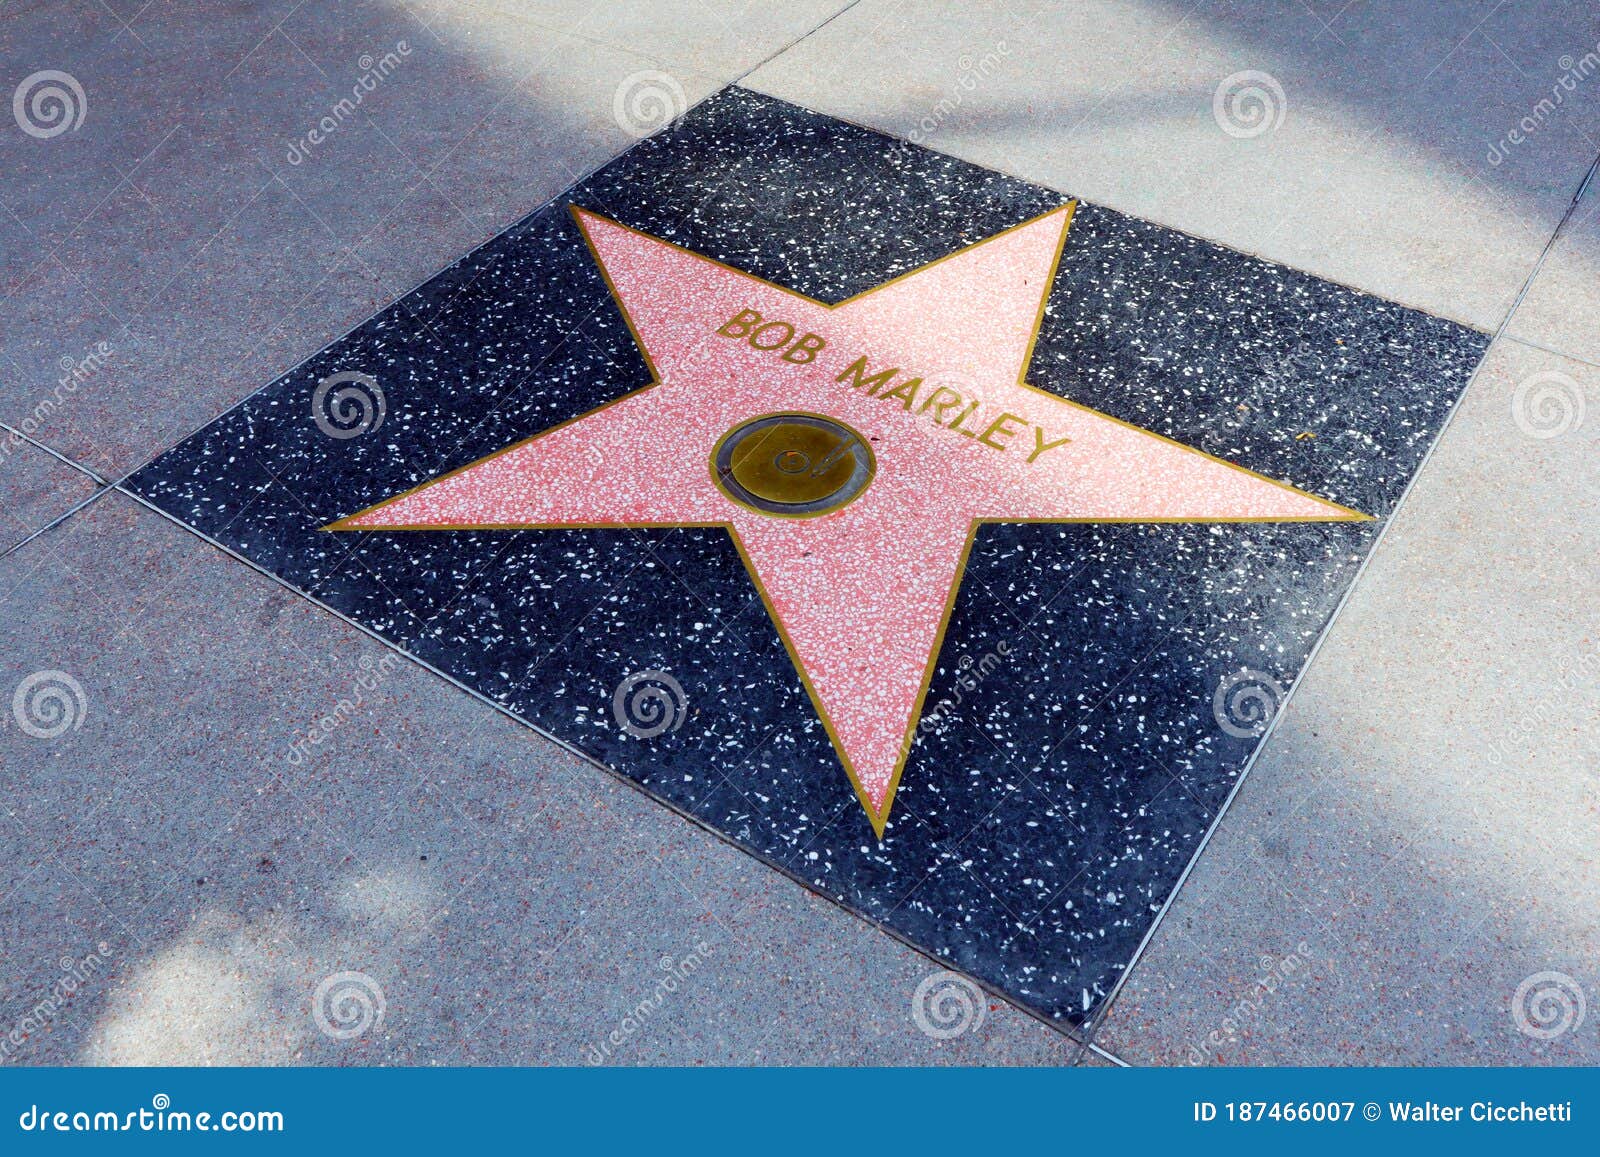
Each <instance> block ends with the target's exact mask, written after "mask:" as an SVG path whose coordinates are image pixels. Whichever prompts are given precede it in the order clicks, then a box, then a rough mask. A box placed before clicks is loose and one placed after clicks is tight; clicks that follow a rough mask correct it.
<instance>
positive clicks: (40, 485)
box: [0, 427, 98, 553]
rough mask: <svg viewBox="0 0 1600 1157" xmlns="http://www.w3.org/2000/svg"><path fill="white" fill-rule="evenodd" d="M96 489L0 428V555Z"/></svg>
mask: <svg viewBox="0 0 1600 1157" xmlns="http://www.w3.org/2000/svg"><path fill="white" fill-rule="evenodd" d="M97 487H98V483H96V482H95V480H94V479H93V478H91V477H90V476H89V475H88V474H86V473H84V472H83V471H82V470H79V469H76V468H75V467H72V466H69V465H67V464H66V463H65V462H63V461H61V460H60V459H59V458H57V457H55V456H54V455H52V454H50V453H49V452H48V451H45V450H41V449H40V448H39V447H37V446H34V445H32V444H30V443H29V442H28V441H27V440H26V439H24V438H22V437H21V436H20V435H19V434H18V433H17V432H16V431H15V430H10V429H6V428H4V427H0V553H4V552H5V551H7V550H10V549H11V548H13V547H15V546H16V544H17V543H19V542H21V541H22V540H23V539H25V538H27V537H28V535H30V534H32V533H34V532H35V531H37V530H39V529H40V528H41V527H43V526H46V525H48V524H49V523H50V522H52V521H54V520H55V519H57V518H60V517H61V516H62V515H63V514H65V513H67V511H69V510H71V509H72V508H73V507H74V506H76V505H77V504H78V503H80V502H82V501H83V500H84V499H86V498H88V497H89V496H90V495H91V494H93V493H94V492H95V490H96V489H97Z"/></svg>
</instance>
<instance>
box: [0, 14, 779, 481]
mask: <svg viewBox="0 0 1600 1157" xmlns="http://www.w3.org/2000/svg"><path fill="white" fill-rule="evenodd" d="M62 7H63V8H64V10H63V11H58V10H57V6H50V8H48V9H44V8H40V9H34V10H30V11H25V12H17V13H12V14H10V15H8V19H7V28H6V32H5V35H4V38H3V39H0V62H3V63H4V65H5V73H6V75H8V76H10V75H12V74H16V75H18V76H22V75H24V74H28V73H30V70H36V69H38V68H40V67H43V66H46V65H51V62H54V65H53V66H61V67H63V68H66V69H68V70H76V71H73V72H72V75H73V77H74V78H75V80H76V81H77V82H78V84H79V86H80V87H81V89H82V92H83V94H84V98H83V103H84V104H85V105H86V110H85V116H84V119H83V122H82V124H81V125H80V126H79V127H78V128H77V129H75V130H72V131H66V132H62V133H60V134H58V135H54V136H50V137H47V138H44V139H40V138H38V137H35V136H32V135H29V134H27V133H25V132H21V131H16V132H7V133H4V134H0V165H3V166H4V168H5V170H6V172H7V174H8V182H7V189H6V190H5V193H4V195H3V200H4V202H5V208H6V210H7V211H6V212H4V213H0V229H3V230H4V240H5V241H6V242H7V244H6V246H5V250H4V252H5V257H4V259H3V262H0V274H3V280H4V287H3V290H0V292H3V293H4V294H5V300H6V304H7V308H8V311H10V315H11V317H10V321H11V324H8V325H7V327H6V330H5V333H4V335H3V337H0V369H3V370H4V372H3V373H0V421H4V422H8V423H10V424H13V425H15V424H17V423H18V422H21V421H24V420H26V419H28V418H29V416H30V415H33V414H34V413H35V412H36V411H37V409H38V406H39V404H40V402H41V399H44V398H46V397H47V396H49V395H51V394H52V392H53V391H54V390H55V388H56V384H57V380H58V378H59V376H60V372H61V371H60V365H61V364H62V360H63V359H64V358H72V359H75V360H77V361H80V362H81V361H83V360H84V359H85V358H87V357H89V356H90V354H91V353H92V352H93V351H96V350H100V349H102V346H103V348H104V350H105V356H104V357H103V358H102V359H100V360H99V361H97V363H96V365H95V366H94V368H93V373H92V374H89V375H87V376H85V377H84V378H83V379H82V380H81V381H80V382H79V383H78V385H77V387H76V388H75V389H74V390H73V391H71V393H70V396H68V397H67V398H65V399H64V401H63V404H60V405H58V406H55V407H54V408H52V409H51V411H50V413H49V414H48V415H47V417H46V420H44V421H43V422H41V423H39V426H38V429H37V430H36V431H35V436H36V437H38V438H39V439H40V441H42V442H44V443H45V444H47V445H49V446H51V447H52V448H54V449H57V450H59V451H61V452H62V453H64V454H67V455H68V456H70V457H73V458H74V459H75V460H77V461H80V462H83V463H85V464H86V465H88V466H90V467H92V468H94V469H96V470H98V471H100V472H101V473H103V474H106V475H107V476H117V477H120V476H121V475H122V474H124V473H125V472H126V471H128V470H130V469H131V468H133V467H134V466H136V465H138V464H139V463H141V462H143V461H145V460H146V459H148V458H149V457H151V456H152V455H153V454H155V453H156V452H157V451H159V450H161V449H163V448H165V447H166V446H168V445H170V444H172V443H173V442H176V441H177V440H179V439H180V438H182V437H184V436H185V435H187V434H189V433H191V432H193V431H194V430H196V429H198V428H199V427H201V426H203V425H204V424H205V423H206V422H207V421H208V420H210V419H211V418H213V417H215V416H216V415H217V414H218V413H220V412H222V411H223V410H225V409H226V408H228V407H229V406H231V405H233V404H234V403H236V402H237V401H239V400H240V399H242V398H244V397H246V396H247V395H248V394H250V393H251V392H252V391H253V390H255V389H256V388H258V387H259V386H260V385H261V384H262V383H264V382H267V381H270V380H272V379H273V378H274V377H276V376H277V375H278V374H280V373H281V372H282V371H283V370H285V369H287V368H288V367H289V366H291V365H293V364H294V363H296V362H298V361H299V360H301V359H302V358H304V357H306V356H308V355H310V354H312V353H314V352H316V351H317V350H318V349H321V348H322V347H323V346H324V345H326V344H327V343H328V342H329V341H330V340H332V339H333V338H334V337H336V336H338V335H339V334H340V333H342V332H344V331H345V330H347V329H349V328H350V327H352V326H354V325H355V324H357V323H359V322H360V321H362V320H364V319H365V318H367V317H369V316H371V315H372V314H373V313H374V312H376V311H377V310H378V309H379V308H380V307H381V306H382V305H384V304H386V303H387V302H389V301H391V300H393V299H394V298H396V297H398V296H400V295H401V294H403V293H404V292H405V291H407V290H409V289H410V288H412V287H414V286H415V285H417V284H418V283H420V282H421V281H423V280H425V279H426V278H427V277H428V276H430V275H431V274H433V273H434V272H436V271H438V270H439V269H441V268H443V267H444V266H445V265H447V264H449V263H450V262H451V261H453V260H455V259H456V258H457V257H459V256H460V255H461V254H462V253H463V252H465V251H466V250H467V249H469V248H471V247H473V246H474V245H476V244H478V243H480V242H482V241H485V240H487V239H488V238H489V237H491V236H493V235H494V234H496V233H497V232H499V231H500V230H501V229H503V228H504V227H505V226H507V225H508V224H510V223H511V222H512V221H514V220H516V219H517V218H518V217H520V216H522V215H523V214H525V213H527V212H528V211H530V210H531V209H533V208H534V207H536V206H537V205H539V204H541V203H543V202H544V201H547V200H548V199H549V198H550V197H551V196H553V195H554V194H555V193H557V192H558V191H560V190H561V189H563V188H565V187H566V186H568V185H569V184H571V183H572V182H573V181H574V180H576V179H577V178H578V177H579V176H580V175H581V174H583V173H585V172H587V171H589V170H591V169H593V168H595V167H596V166H597V165H598V164H600V163H601V162H603V161H604V160H607V159H609V158H610V157H612V156H614V155H616V154H617V153H619V152H621V151H622V150H623V149H625V148H626V147H628V146H629V145H631V144H632V143H633V142H634V141H635V139H636V138H637V137H638V136H640V135H643V134H644V133H645V132H648V131H650V130H651V129H653V128H658V127H660V126H661V125H663V124H665V123H666V122H667V120H669V119H670V118H671V116H673V115H676V114H677V113H681V112H682V111H683V109H684V108H685V107H686V106H687V104H689V103H692V102H694V101H697V100H699V99H701V98H703V97H704V96H706V95H707V94H709V93H710V92H711V91H713V90H714V89H715V88H716V87H717V82H716V81H714V80H712V79H710V78H707V77H703V76H699V75H696V74H694V73H692V72H689V71H687V70H681V71H680V72H678V73H677V74H674V75H667V74H666V73H664V72H663V71H662V69H661V65H660V64H659V62H658V61H656V60H655V59H654V58H653V57H649V56H646V55H643V54H641V53H639V52H635V51H629V50H627V49H624V48H618V47H615V46H613V45H610V44H606V43H601V42H599V41H597V40H594V39H592V38H586V37H580V36H574V35H569V34H567V33H564V32H561V31H558V30H556V29H554V28H551V27H548V26H546V25H543V24H538V23H535V22H532V21H529V20H525V19H521V18H519V17H517V16H514V15H508V14H506V13H503V12H496V11H493V10H488V9H484V10H481V11H480V10H473V11H472V12H470V13H466V14H465V15H463V14H462V13H458V12H456V11H454V10H453V9H452V10H447V11H443V12H435V13H430V14H426V15H424V14H419V13H414V12H413V11H412V10H409V9H408V8H407V7H406V6H404V5H395V4H388V3H359V4H350V5H344V6H341V8H340V10H339V13H338V18H337V19H331V18H330V17H329V14H328V13H326V12H324V11H321V10H317V9H312V8H310V7H301V6H298V5H292V4H280V5H274V6H271V9H270V12H268V13H267V14H265V15H261V16H259V17H258V18H252V19H246V20H243V21H239V22H235V21H231V20H230V21H218V20H217V18H216V13H215V12H214V11H212V10H211V9H210V8H209V7H208V6H206V5H203V4H184V5H180V6H178V7H176V8H168V7H165V6H163V7H162V8H160V9H152V10H151V11H150V12H148V13H146V14H145V15H142V16H141V17H140V18H139V19H138V20H137V21H135V22H134V24H133V26H132V31H124V30H123V29H122V27H121V25H120V22H119V20H118V19H117V18H116V17H115V16H114V15H113V14H112V13H110V12H109V11H107V10H105V9H104V8H103V7H102V6H100V5H97V4H95V3H92V2H88V3H73V4H69V5H66V6H62ZM219 24H220V25H221V26H223V28H224V29H225V31H218V30H217V28H216V26H217V25H219ZM775 48H776V45H774V49H775ZM358 91H359V93H360V96H361V99H360V101H359V102H355V101H354V100H353V99H352V97H353V95H354V94H356V93H357V92H358ZM314 137H315V138H316V139H313V138H314Z"/></svg>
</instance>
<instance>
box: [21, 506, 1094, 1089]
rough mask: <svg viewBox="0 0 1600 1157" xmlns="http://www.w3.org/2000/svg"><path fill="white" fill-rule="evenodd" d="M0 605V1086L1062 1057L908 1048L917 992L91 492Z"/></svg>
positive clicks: (1043, 1047) (989, 1044) (641, 805)
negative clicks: (57, 1075)
mask: <svg viewBox="0 0 1600 1157" xmlns="http://www.w3.org/2000/svg"><path fill="white" fill-rule="evenodd" d="M0 606H3V618H4V621H5V623H6V624H7V626H6V631H5V633H6V645H5V646H4V647H3V648H0V687H3V688H4V689H5V692H6V696H7V699H8V700H9V699H10V697H11V696H12V694H13V691H14V689H15V688H16V687H18V686H20V685H22V684H23V683H24V682H28V683H29V690H28V692H27V694H26V695H25V708H24V711H23V714H22V715H21V716H20V717H19V716H16V715H14V714H8V715H7V716H6V718H5V726H4V727H3V728H0V763H3V764H4V766H5V768H6V774H7V777H8V781H9V782H11V783H12V784H13V785H14V786H13V790H12V791H11V792H9V793H8V797H7V805H6V812H7V814H6V816H5V818H4V826H3V827H0V831H3V832H4V854H5V860H6V863H7V864H8V865H10V867H11V870H10V871H8V873H7V880H8V885H7V888H6V890H5V893H4V895H3V896H0V969H3V975H0V1036H3V1034H4V1033H5V1032H9V1031H10V1029H11V1027H12V1026H22V1036H23V1038H24V1039H23V1040H22V1042H21V1043H20V1044H14V1045H12V1046H11V1052H10V1054H9V1055H10V1056H14V1057H15V1059H17V1060H19V1061H22V1062H24V1063H47V1062H49V1063H71V1062H92V1063H116V1064H128V1063H247V1062H248V1063H263V1064H279V1063H326V1064H361V1063H375V1062H393V1063H411V1064H435V1063H499V1064H508V1063H562V1064H585V1063H593V1062H594V1061H595V1059H596V1058H597V1057H598V1059H599V1061H600V1062H601V1063H629V1064H632V1063H680V1064H706V1063H758V1062H772V1061H778V1060H783V1061H792V1062H800V1063H840V1064H861V1063H882V1064H917V1063H924V1062H927V1063H951V1062H973V1061H981V1062H983V1063H995V1064H1071V1063H1075V1062H1077V1061H1078V1060H1080V1059H1081V1058H1082V1050H1081V1049H1080V1048H1079V1046H1078V1045H1077V1044H1076V1043H1075V1042H1073V1041H1071V1040H1069V1039H1068V1038H1067V1037H1065V1036H1063V1035H1062V1034H1061V1033H1059V1032H1057V1031H1055V1030H1054V1029H1051V1028H1048V1027H1046V1026H1044V1025H1041V1024H1040V1023H1038V1022H1037V1021H1035V1020H1033V1019H1032V1018H1031V1017H1028V1016H1026V1015H1025V1014H1023V1013H1021V1012H1018V1011H1016V1010H1015V1009H1013V1008H1011V1007H1010V1006H1008V1005H1006V1004H1004V1003H1003V1002H1001V1001H999V1000H996V999H994V998H988V997H985V998H984V1001H983V1009H982V1018H981V1020H977V1019H976V1016H977V1013H976V1011H975V1012H974V1014H973V1018H974V1019H973V1020H972V1021H971V1023H970V1025H969V1028H968V1030H967V1031H964V1032H962V1033H959V1034H957V1035H955V1036H953V1037H951V1038H949V1039H939V1038H938V1037H935V1036H930V1035H927V1034H925V1033H924V1032H922V1031H921V1030H920V1029H919V1028H918V1027H917V1025H916V1022H915V1021H914V1019H913V1016H912V1012H913V1000H914V996H915V994H916V992H917V990H918V986H919V985H920V984H921V983H922V982H923V980H924V979H925V978H927V977H929V976H930V975H933V974H935V973H937V972H938V971H939V969H938V966H936V965H934V964H933V963H931V962H930V961H928V960H927V959H926V958H924V957H923V956H921V955H919V954H917V953H915V952H913V951H911V950H909V949H907V948H905V947H903V946H902V945H900V944H899V943H898V942H896V941H894V940H892V939H890V938H889V937H887V936H885V935H883V934H882V933H879V932H878V931H876V930H875V929H872V928H871V927H869V926H868V925H866V924H864V923H862V922H861V921H859V920H858V919H856V918H854V917H851V916H848V915H846V914H845V913H843V912H842V911H841V910H839V909H838V908H836V907H834V906H833V905H831V904H828V903H826V902H824V901H822V900H820V899H818V898H817V897H815V896H813V895H812V894H811V893H809V892H806V891H805V890H804V889H802V888H800V887H799V886H797V885H795V884H794V883H793V882H791V881H789V880H788V879H786V878H784V877H782V876H779V875H777V874H776V873H774V872H771V871H770V870H768V869H766V868H764V867H762V866H761V865H759V864H757V863H756V862H754V861H752V860H750V859H749V858H748V857H746V856H745V855H743V854H742V853H740V852H738V851H737V850H735V849H733V848H731V847H729V846H728V845H726V844H724V843H722V842H721V841H720V840H718V839H716V838H715V837H713V836H711V835H709V834H708V833H706V832H704V831H703V830H701V829H700V828H698V827H696V826H694V825H692V824H690V823H689V822H687V821H685V820H683V819H681V818H680V817H678V816H677V815H675V814H673V813H672V812H670V811H668V810H667V809H665V808H662V807H661V806H660V805H659V804H656V803H655V802H653V801H651V800H649V799H647V798H645V797H644V796H642V795H641V794H640V793H638V792H637V791H636V790H634V789H632V788H630V787H628V786H625V785H623V784H622V783H620V782H618V781H617V780H616V779H614V778H613V777H612V776H610V775H609V774H608V773H606V772H604V771H602V770H600V769H598V768H596V767H594V766H593V765H591V764H588V763H586V762H584V761H581V760H579V759H577V758H575V757H573V756H571V755H569V754H567V753H566V752H565V751H564V750H562V749H561V748H559V747H557V746H556V745H554V744H552V743H550V742H549V741H547V740H544V739H543V738H541V737H539V736H538V735H536V734H535V733H533V732H531V731H529V730H528V729H527V728H525V727H523V726H522V725H520V724H518V723H516V722H514V721H512V720H510V719H508V718H506V717H505V716H503V715H501V714H500V713H498V712H496V711H494V710H492V709H491V708H489V707H487V706H485V705H484V704H482V703H480V702H479V701H477V700H475V699H473V698H471V697H469V696H467V695H466V694H464V693H463V692H461V691H460V690H458V689H457V688H455V687H453V686H451V685H449V684H448V683H446V682H445V681H444V680H442V679H440V678H439V677H437V676H435V675H433V674H431V673H429V672H427V671H425V670H423V669H421V668H419V667H417V666H416V665H414V664H412V663H410V662H409V661H403V660H401V659H399V658H398V657H397V656H396V655H395V653H394V652H391V651H389V650H387V649H385V648H383V647H381V646H380V645H379V644H378V643H377V642H376V641H375V640H373V639H372V638H370V637H369V636H367V635H365V634H364V633H362V632H360V631H358V630H356V629H355V628H353V627H350V626H348V625H346V624H344V623H342V622H340V621H339V620H337V619H335V618H333V617H332V616H330V615H329V614H327V613H326V612H324V611H321V610H320V609H317V608H316V607H314V606H313V605H312V604H311V603H310V602H308V601H307V600H305V599H303V598H300V597H298V596H295V595H293V594H291V593H290V592H288V591H287V590H285V589H284V588H283V587H281V586H279V585H278V584H276V583H275V582H273V581H272V580H270V579H268V578H266V577H264V576H262V575H260V574H258V573H257V572H255V571H253V570H251V569H249V568H248V567H246V566H245V565H243V564H242V563H240V562H238V561H237V560H235V559H233V558H230V557H228V556H227V555H226V554H224V553H223V552H221V551H219V550H217V549H215V548H213V547H211V546H209V545H208V544H206V543H204V542H203V541H202V540H200V539H198V538H197V537H195V536H194V535H192V534H191V533H189V532H187V531H185V530H182V529H181V528H179V527H177V526H176V525H174V524H172V523H170V522H169V521H167V520H166V519H164V518H162V517H161V516H159V515H157V514H155V513H153V512H151V511H149V510H147V509H146V508H144V507H143V506H140V505H138V504H136V503H135V502H133V501H131V500H129V499H127V498H124V497H123V496H121V495H120V494H112V495H109V496H107V497H105V498H103V499H101V500H100V501H97V502H96V503H94V504H93V505H91V506H90V507H89V508H88V509H87V510H85V511H84V512H82V513H81V514H80V515H78V516H75V517H74V518H73V519H71V520H69V521H68V522H67V523H65V524H63V525H61V526H60V527H58V528H56V529H55V530H53V531H51V532H50V533H49V534H47V535H44V536H41V537H40V538H38V539H35V540H34V541H33V542H31V543H29V544H27V545H26V546H25V547H23V548H22V549H20V550H18V551H17V552H15V553H13V554H12V555H10V556H9V557H7V558H6V559H5V560H4V561H3V562H0ZM24 721H25V722H27V723H28V724H29V726H30V727H31V728H32V729H33V730H32V731H31V732H30V731H28V730H25V729H24V728H23V726H22V723H23V722H24ZM54 731H58V732H59V734H55V735H54V736H53V737H52V736H51V735H50V734H48V733H50V732H54ZM35 732H43V733H46V734H42V735H41V734H35ZM308 734H315V735H317V736H319V740H318V741H317V742H312V741H310V740H309V739H307V738H305V737H306V736H307V735H308ZM297 741H299V742H298V745H297ZM347 973H349V974H359V975H358V976H344V975H343V974H347ZM63 976H67V977H70V978H71V979H72V985H71V988H72V991H71V992H68V993H62V992H61V989H62V987H63V981H62V978H63ZM669 979H670V980H671V981H672V982H673V983H672V986H671V987H670V989H669V988H667V987H665V986H664V985H665V982H666V981H667V980H669ZM325 982H326V983H328V984H329V985H331V986H330V987H327V988H326V990H325V993H324V996H323V998H322V999H321V1000H320V1001H319V999H318V997H317V994H318V990H319V988H322V987H324V985H325ZM52 994H54V995H52ZM380 1005H381V1007H382V1009H383V1018H382V1020H381V1022H379V1021H378V1019H377V1015H376V1014H377V1010H378V1008H379V1006H380ZM645 1005H648V1007H646V1008H644V1011H643V1012H641V1011H640V1010H641V1007H642V1006H645ZM362 1009H366V1010H368V1013H369V1016H368V1020H369V1023H368V1024H367V1025H366V1027H365V1028H364V1029H363V1031H361V1032H360V1033H358V1034H355V1033H352V1034H350V1035H341V1034H344V1033H346V1031H347V1030H349V1029H353V1028H355V1027H357V1026H359V1025H360V1024H361V1018H362ZM318 1010H320V1011H321V1014H322V1016H323V1019H324V1021H326V1022H327V1025H328V1028H327V1030H325V1029H324V1028H323V1026H322V1025H321V1024H320V1023H319V1021H318V1019H317V1017H318ZM613 1034H614V1035H613Z"/></svg>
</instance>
